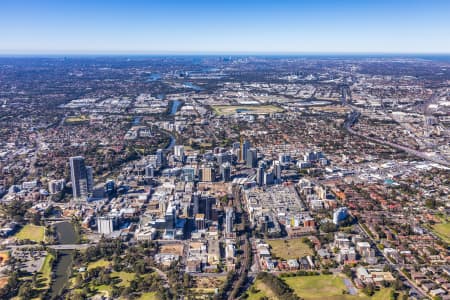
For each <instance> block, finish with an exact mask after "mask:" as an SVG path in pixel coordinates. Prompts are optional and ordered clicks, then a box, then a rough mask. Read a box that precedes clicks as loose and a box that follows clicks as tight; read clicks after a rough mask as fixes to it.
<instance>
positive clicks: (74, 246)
mask: <svg viewBox="0 0 450 300" xmlns="http://www.w3.org/2000/svg"><path fill="white" fill-rule="evenodd" d="M94 245H95V244H64V245H47V246H46V247H48V248H50V249H55V250H83V249H87V248H89V247H90V246H94ZM37 246H40V245H39V244H29V245H8V246H6V248H7V249H22V248H33V247H37Z"/></svg>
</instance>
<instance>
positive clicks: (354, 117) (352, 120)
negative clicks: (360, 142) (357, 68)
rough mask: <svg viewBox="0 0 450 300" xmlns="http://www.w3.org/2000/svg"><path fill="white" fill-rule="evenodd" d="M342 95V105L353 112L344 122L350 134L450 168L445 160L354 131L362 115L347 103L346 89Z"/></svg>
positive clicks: (449, 164) (449, 163)
mask: <svg viewBox="0 0 450 300" xmlns="http://www.w3.org/2000/svg"><path fill="white" fill-rule="evenodd" d="M342 94H343V95H342V99H341V100H342V105H344V106H347V107H349V108H351V109H352V111H351V112H350V114H349V115H348V116H347V119H346V120H345V122H344V128H345V129H346V130H347V131H348V132H350V133H351V134H354V135H357V136H359V137H362V138H365V139H367V140H369V141H371V142H374V143H378V144H382V145H387V146H390V147H392V148H395V149H398V150H401V151H404V152H406V153H408V154H411V155H414V156H416V157H419V158H421V159H424V160H428V161H431V162H434V163H437V164H440V165H443V166H446V167H450V162H449V161H447V160H445V159H443V158H438V157H432V156H430V155H428V154H427V153H424V152H421V151H417V150H414V149H411V148H409V147H406V146H403V145H399V144H396V143H393V142H390V141H386V140H382V139H380V138H376V137H370V136H368V135H367V134H363V133H360V132H357V131H355V130H353V128H352V126H353V125H354V124H355V123H356V122H358V118H359V117H360V115H361V113H360V112H359V111H358V109H357V108H356V107H355V106H353V105H351V104H349V103H348V101H347V97H348V91H346V89H343V90H342Z"/></svg>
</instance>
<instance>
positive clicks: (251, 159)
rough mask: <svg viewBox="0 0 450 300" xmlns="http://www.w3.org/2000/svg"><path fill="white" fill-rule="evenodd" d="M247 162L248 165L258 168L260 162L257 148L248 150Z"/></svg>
mask: <svg viewBox="0 0 450 300" xmlns="http://www.w3.org/2000/svg"><path fill="white" fill-rule="evenodd" d="M245 162H246V165H247V167H249V168H256V166H257V163H258V152H257V151H256V148H250V149H248V150H247V156H246V160H245Z"/></svg>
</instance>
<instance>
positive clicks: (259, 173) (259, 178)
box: [256, 163, 264, 186]
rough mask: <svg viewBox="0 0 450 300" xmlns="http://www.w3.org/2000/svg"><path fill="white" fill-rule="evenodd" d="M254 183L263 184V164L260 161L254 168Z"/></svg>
mask: <svg viewBox="0 0 450 300" xmlns="http://www.w3.org/2000/svg"><path fill="white" fill-rule="evenodd" d="M256 184H257V185H259V186H262V185H263V184H264V165H263V164H262V163H260V164H259V166H258V169H256Z"/></svg>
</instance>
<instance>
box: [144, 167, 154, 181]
mask: <svg viewBox="0 0 450 300" xmlns="http://www.w3.org/2000/svg"><path fill="white" fill-rule="evenodd" d="M145 177H147V178H153V177H155V166H154V165H152V164H149V165H147V166H146V167H145Z"/></svg>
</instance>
